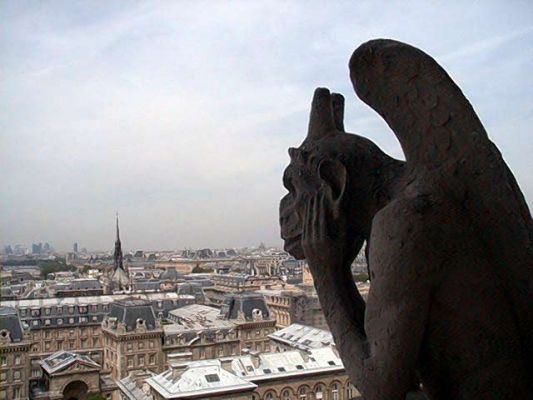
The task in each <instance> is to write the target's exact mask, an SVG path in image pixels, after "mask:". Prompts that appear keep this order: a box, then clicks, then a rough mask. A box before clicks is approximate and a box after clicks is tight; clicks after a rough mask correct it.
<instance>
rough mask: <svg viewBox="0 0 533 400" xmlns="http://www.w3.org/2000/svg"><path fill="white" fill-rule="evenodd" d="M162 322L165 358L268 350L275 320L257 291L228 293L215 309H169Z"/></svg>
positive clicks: (185, 358)
mask: <svg viewBox="0 0 533 400" xmlns="http://www.w3.org/2000/svg"><path fill="white" fill-rule="evenodd" d="M168 319H169V320H170V321H173V322H174V323H173V324H168V325H164V326H163V330H164V339H163V351H164V352H165V354H166V355H167V362H168V363H170V362H172V361H173V360H178V359H179V360H203V359H206V358H216V357H227V356H232V355H239V354H241V352H242V351H243V350H245V349H246V350H255V351H269V350H270V339H269V337H268V335H270V334H271V333H273V332H274V331H275V326H274V325H275V320H274V319H273V318H272V317H271V315H270V312H269V310H268V308H267V306H266V304H265V301H264V299H263V297H262V296H261V295H258V294H235V295H229V296H228V297H227V299H226V304H225V306H224V307H223V308H222V310H219V309H217V308H215V307H209V306H204V305H190V306H186V307H182V308H180V309H177V310H174V311H171V312H170V313H169V318H168Z"/></svg>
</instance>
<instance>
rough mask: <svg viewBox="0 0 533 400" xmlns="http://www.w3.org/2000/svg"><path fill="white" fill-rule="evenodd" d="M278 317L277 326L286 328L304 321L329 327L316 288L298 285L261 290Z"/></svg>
mask: <svg viewBox="0 0 533 400" xmlns="http://www.w3.org/2000/svg"><path fill="white" fill-rule="evenodd" d="M258 293H261V294H262V295H264V296H265V300H266V303H267V305H268V308H269V309H270V310H271V312H272V315H273V317H274V318H275V319H276V327H278V328H285V327H287V326H289V325H291V324H294V323H302V324H305V325H310V326H314V327H316V328H321V329H327V327H328V326H327V322H326V319H325V317H324V313H323V312H322V307H321V306H320V301H319V300H318V296H317V295H316V293H315V291H314V288H313V287H309V286H305V285H298V286H293V287H291V288H290V289H267V290H259V291H258Z"/></svg>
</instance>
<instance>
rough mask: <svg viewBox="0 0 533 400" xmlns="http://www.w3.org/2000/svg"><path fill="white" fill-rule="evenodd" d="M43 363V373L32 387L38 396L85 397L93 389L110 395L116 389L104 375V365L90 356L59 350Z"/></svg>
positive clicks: (42, 399)
mask: <svg viewBox="0 0 533 400" xmlns="http://www.w3.org/2000/svg"><path fill="white" fill-rule="evenodd" d="M40 364H41V368H42V369H43V377H42V379H41V380H40V381H39V382H38V384H37V385H35V386H34V387H33V388H32V396H31V397H32V399H35V400H60V399H78V400H84V399H86V398H87V395H89V394H91V393H92V394H100V395H102V396H104V397H105V398H111V396H112V393H113V392H114V391H115V390H116V389H117V386H116V385H115V384H113V383H111V384H109V383H108V382H107V381H106V379H104V378H103V377H102V376H101V366H100V365H99V364H98V363H96V362H95V361H94V360H92V359H91V358H89V357H87V356H82V355H79V354H76V353H71V352H66V351H58V352H57V353H54V354H52V355H51V356H50V357H47V358H45V359H44V360H42V361H41V363H40Z"/></svg>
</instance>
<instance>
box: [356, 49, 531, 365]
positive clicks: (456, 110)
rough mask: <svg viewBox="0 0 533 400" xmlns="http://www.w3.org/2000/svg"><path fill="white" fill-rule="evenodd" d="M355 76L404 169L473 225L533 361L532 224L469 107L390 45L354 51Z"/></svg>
mask: <svg viewBox="0 0 533 400" xmlns="http://www.w3.org/2000/svg"><path fill="white" fill-rule="evenodd" d="M350 77H351V80H352V83H353V86H354V89H355V91H356V93H357V95H358V96H359V97H360V98H361V100H363V101H364V102H365V103H367V104H368V105H369V106H370V107H372V108H373V109H374V110H375V111H377V112H378V113H379V114H380V115H381V116H382V117H383V118H384V119H385V121H386V122H387V123H388V125H389V126H390V127H391V129H392V130H393V131H394V133H395V134H396V136H397V137H398V139H399V141H400V144H401V145H402V148H403V150H404V153H405V157H406V160H407V167H408V168H412V169H411V170H412V171H423V172H422V173H424V174H426V177H427V178H430V179H431V181H432V182H433V185H438V188H439V190H444V192H445V193H447V194H448V195H450V196H452V197H454V198H455V199H456V200H457V204H458V205H459V206H460V207H461V209H462V210H464V212H465V213H466V215H468V217H469V218H470V220H471V221H472V224H473V226H474V228H475V230H476V231H477V232H476V234H477V236H478V237H479V239H481V241H482V242H483V245H484V247H485V248H486V249H487V252H488V254H487V256H488V257H490V260H491V264H492V265H496V271H495V272H496V274H497V275H498V277H499V279H500V281H501V282H502V284H503V285H504V288H505V290H506V292H507V294H508V296H509V298H510V300H511V302H512V303H513V306H514V307H513V308H514V312H515V317H516V320H517V324H518V325H519V326H520V327H521V331H522V335H523V338H524V343H527V344H526V347H527V349H526V351H527V352H529V354H530V357H531V360H532V361H533V356H532V355H533V335H532V334H531V332H533V312H532V311H531V309H532V304H533V300H532V299H533V222H532V220H531V215H530V213H529V210H528V207H527V204H526V202H525V200H524V197H523V195H522V193H521V191H520V188H519V187H518V184H517V183H516V181H515V179H514V177H513V175H512V173H511V171H510V170H509V168H508V167H507V165H506V164H505V162H504V161H503V158H502V157H501V154H500V152H499V151H498V149H497V148H496V146H495V145H494V144H493V143H492V142H491V141H490V140H489V139H488V137H487V134H486V132H485V129H484V128H483V125H482V124H481V122H480V120H479V119H478V117H477V115H476V113H475V112H474V109H473V108H472V106H471V104H470V103H469V102H468V100H467V99H466V97H465V96H464V95H463V93H462V92H461V90H460V89H459V87H458V86H457V85H456V84H455V83H454V82H453V81H452V79H451V78H450V77H449V76H448V74H447V73H446V71H444V69H443V68H442V67H441V66H440V65H439V64H437V62H436V61H435V60H434V59H433V58H431V57H430V56H429V55H427V54H425V53H424V52H422V51H421V50H419V49H417V48H414V47H412V46H409V45H407V44H404V43H401V42H397V41H393V40H385V39H378V40H372V41H370V42H367V43H364V44H362V45H361V46H360V47H359V48H357V49H356V50H355V52H354V53H353V55H352V57H351V59H350ZM458 234H462V233H461V232H458Z"/></svg>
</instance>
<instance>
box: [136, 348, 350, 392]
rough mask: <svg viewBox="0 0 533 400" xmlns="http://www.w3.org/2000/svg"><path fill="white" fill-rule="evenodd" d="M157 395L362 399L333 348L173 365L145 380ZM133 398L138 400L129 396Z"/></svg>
mask: <svg viewBox="0 0 533 400" xmlns="http://www.w3.org/2000/svg"><path fill="white" fill-rule="evenodd" d="M146 383H148V385H150V388H151V394H152V396H153V398H154V399H155V400H167V399H212V400H215V399H216V400H230V399H231V400H235V399H239V400H245V399H246V400H278V399H281V400H296V399H297V400H326V399H327V400H347V399H356V398H359V393H358V392H357V390H356V389H355V387H354V386H353V385H352V384H351V383H350V381H349V379H348V377H347V375H346V373H345V371H344V366H343V364H342V361H341V360H340V358H339V357H338V355H337V353H336V352H335V350H334V349H333V348H332V347H329V346H327V347H323V348H318V349H312V350H309V351H307V352H303V351H300V350H292V351H287V352H284V353H262V354H261V353H255V354H249V355H242V356H235V357H227V358H221V359H212V360H203V361H192V362H186V363H179V364H175V365H172V366H171V367H170V368H169V369H168V370H167V371H165V372H163V373H161V374H159V375H155V376H153V377H151V378H148V379H147V380H146ZM126 398H127V399H129V400H137V399H135V398H133V397H126Z"/></svg>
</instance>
